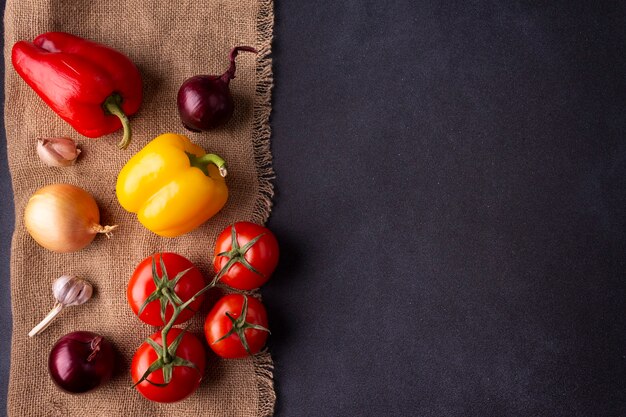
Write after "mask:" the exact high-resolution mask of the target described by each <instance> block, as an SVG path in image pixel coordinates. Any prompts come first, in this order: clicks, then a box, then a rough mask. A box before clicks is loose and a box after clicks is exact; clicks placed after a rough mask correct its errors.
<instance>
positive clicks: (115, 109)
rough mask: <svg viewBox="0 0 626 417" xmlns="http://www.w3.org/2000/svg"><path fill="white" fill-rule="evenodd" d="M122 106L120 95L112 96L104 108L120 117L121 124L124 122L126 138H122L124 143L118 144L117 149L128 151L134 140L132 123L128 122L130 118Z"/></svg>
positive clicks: (104, 104)
mask: <svg viewBox="0 0 626 417" xmlns="http://www.w3.org/2000/svg"><path fill="white" fill-rule="evenodd" d="M121 104H122V97H121V96H120V95H119V94H116V93H114V94H111V95H110V96H109V97H107V99H106V100H105V101H104V103H103V106H104V108H105V110H106V111H107V112H109V113H111V114H112V115H114V116H117V117H119V119H120V122H122V127H123V128H124V136H123V137H122V141H121V142H120V143H118V144H117V147H118V148H120V149H126V148H127V147H128V145H129V144H130V140H131V138H132V132H131V130H130V122H129V121H128V116H126V114H125V113H124V111H123V110H122V107H121V106H120V105H121Z"/></svg>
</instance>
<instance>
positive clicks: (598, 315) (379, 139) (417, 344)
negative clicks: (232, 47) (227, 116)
mask: <svg viewBox="0 0 626 417" xmlns="http://www.w3.org/2000/svg"><path fill="white" fill-rule="evenodd" d="M591 3H592V2H572V1H562V2H555V1H553V2H545V4H541V3H540V2H489V1H459V2H445V3H443V2H423V1H408V0H407V1H394V2H383V1H343V2H335V1H308V2H290V1H283V0H277V1H276V28H275V29H276V30H275V42H274V52H275V53H274V58H275V60H274V63H275V66H274V70H275V81H276V87H275V91H274V111H273V114H272V127H273V139H272V150H273V155H274V168H275V170H276V174H277V178H276V181H275V187H276V198H275V208H274V211H273V213H272V217H271V219H270V222H269V226H270V227H271V228H272V229H273V230H274V231H275V232H276V234H277V236H278V238H279V240H280V242H281V249H282V260H281V263H280V266H279V270H278V271H277V273H276V275H275V276H274V278H273V279H272V281H271V282H270V283H269V284H268V285H267V286H266V287H265V288H264V290H263V294H264V300H265V302H266V304H267V307H268V310H269V313H270V320H271V322H270V324H271V327H272V331H273V333H272V337H271V342H270V343H271V350H272V354H273V356H274V360H275V366H276V370H275V377H276V390H277V394H278V403H277V409H276V411H277V412H276V415H277V416H383V415H384V416H408V415H415V416H585V417H588V416H624V415H626V379H625V377H626V372H625V371H626V367H625V365H626V346H625V342H626V325H625V324H624V308H625V307H626V302H625V295H626V276H625V274H624V272H625V266H626V262H625V257H624V255H625V246H626V245H625V243H626V242H625V240H626V239H625V230H626V214H625V210H624V209H625V208H626V180H625V178H626V144H625V133H626V117H625V108H626V107H625V104H626V90H625V82H624V80H625V79H626V62H625V55H624V52H626V51H625V50H624V45H625V41H626V29H625V27H626V25H625V23H626V7H625V5H624V3H623V2H621V3H620V2H606V3H604V4H602V5H595V6H592V5H591ZM3 139H4V138H3ZM0 150H1V152H2V155H1V158H0V159H1V160H2V178H3V180H2V183H1V187H2V189H1V190H0V192H1V193H2V194H3V195H6V196H9V195H10V193H11V189H10V185H9V177H8V174H7V168H6V161H5V160H6V154H5V153H6V151H5V146H4V145H3V146H0ZM1 207H2V211H1V216H0V221H1V225H0V226H1V229H2V230H3V234H2V242H1V244H2V247H1V250H2V253H3V254H4V259H5V260H7V261H6V262H4V263H2V265H3V266H2V268H3V269H2V276H3V278H4V279H2V280H0V303H1V306H2V309H1V311H2V320H0V326H1V327H0V332H2V334H4V335H8V334H9V331H10V313H9V303H10V300H9V293H8V282H9V280H8V275H9V270H8V253H9V244H10V233H9V231H10V230H11V228H12V224H13V223H12V222H13V218H12V215H13V213H12V206H11V201H10V199H9V198H5V199H3V200H2V202H1ZM25 279H28V278H27V277H25ZM0 341H1V343H0V349H3V350H4V351H7V350H8V349H9V338H8V337H3V338H1V339H0ZM6 357H7V356H6V355H5V359H4V360H3V361H0V373H1V375H2V386H3V388H4V390H3V400H4V399H5V397H4V395H5V391H6V380H7V370H8V365H9V363H8V360H7V359H6Z"/></svg>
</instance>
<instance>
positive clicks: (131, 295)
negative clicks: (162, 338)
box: [126, 252, 205, 326]
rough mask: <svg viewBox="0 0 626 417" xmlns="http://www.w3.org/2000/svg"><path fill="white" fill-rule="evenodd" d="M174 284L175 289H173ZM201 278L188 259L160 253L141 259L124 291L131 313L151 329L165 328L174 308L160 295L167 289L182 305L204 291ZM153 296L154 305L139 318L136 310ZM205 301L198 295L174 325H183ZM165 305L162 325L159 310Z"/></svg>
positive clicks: (151, 302)
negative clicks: (178, 277) (163, 289)
mask: <svg viewBox="0 0 626 417" xmlns="http://www.w3.org/2000/svg"><path fill="white" fill-rule="evenodd" d="M161 260H163V263H164V264H165V270H166V272H167V278H168V279H165V277H164V275H163V271H162V270H161ZM153 262H154V263H155V266H156V272H157V281H158V282H159V290H158V291H157V286H156V285H155V282H154V281H155V280H154V278H153V276H152V268H153ZM188 268H191V269H190V270H189V271H187V272H186V273H185V274H184V275H183V276H182V278H180V280H179V281H178V282H177V283H176V284H175V282H174V279H175V278H176V276H177V275H178V274H179V273H181V272H183V271H185V270H186V269H188ZM174 284H175V285H174ZM204 286H205V283H204V278H203V277H202V274H201V273H200V270H198V268H196V267H195V266H194V264H192V263H191V261H189V260H188V259H187V258H185V257H183V256H180V255H178V254H175V253H169V252H166V253H162V254H156V255H154V257H152V256H150V257H148V258H146V259H144V260H143V261H142V262H141V263H140V264H139V265H138V266H137V268H136V269H135V272H133V275H132V277H131V278H130V281H129V282H128V288H127V290H126V296H127V298H128V304H130V307H131V308H132V309H133V312H134V313H135V314H136V315H137V316H138V317H139V319H141V321H143V322H144V323H147V324H150V325H152V326H164V325H165V324H167V322H168V321H169V320H170V318H172V313H173V312H174V308H173V307H172V305H171V303H170V302H169V300H168V298H167V297H166V296H164V295H163V294H162V292H161V289H162V288H166V287H167V288H169V291H170V292H172V293H174V294H175V296H177V297H178V298H179V299H180V301H182V302H185V301H187V300H189V299H190V298H191V297H193V296H194V295H195V294H196V293H197V292H198V291H200V290H201V289H202V288H204ZM151 295H152V298H153V301H150V302H149V303H148V304H147V305H146V307H145V308H144V309H143V311H142V312H141V314H139V310H140V309H141V306H142V305H143V304H144V302H145V301H146V300H147V299H148V298H149V297H150V296H151ZM203 300H204V294H201V295H200V296H199V297H198V298H197V299H196V300H195V301H194V302H193V303H191V304H190V305H189V308H186V309H185V310H183V311H182V312H181V313H180V315H179V316H178V317H177V318H176V321H175V324H180V323H184V322H186V321H187V320H189V319H190V318H191V316H193V314H194V312H195V311H197V310H198V309H199V308H200V305H201V304H202V301H203ZM163 303H165V306H166V308H165V321H164V320H163V319H162V316H161V309H162V307H163Z"/></svg>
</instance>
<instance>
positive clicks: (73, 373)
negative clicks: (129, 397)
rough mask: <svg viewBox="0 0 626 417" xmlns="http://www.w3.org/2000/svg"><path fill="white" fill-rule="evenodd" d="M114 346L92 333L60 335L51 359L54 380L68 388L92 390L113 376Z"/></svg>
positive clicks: (60, 385) (50, 369) (50, 368)
mask: <svg viewBox="0 0 626 417" xmlns="http://www.w3.org/2000/svg"><path fill="white" fill-rule="evenodd" d="M114 367H115V354H114V352H113V346H112V345H111V343H109V342H108V341H107V340H105V339H104V338H103V337H102V336H99V335H97V334H95V333H91V332H72V333H68V334H66V335H65V336H63V337H62V338H60V339H59V340H58V341H57V343H56V344H55V345H54V347H53V348H52V351H51V352H50V356H49V358H48V370H49V371H50V376H51V377H52V380H53V381H54V382H55V383H56V384H57V385H58V386H59V388H61V389H62V390H64V391H67V392H70V393H73V394H78V393H82V392H87V391H90V390H92V389H94V388H96V387H98V386H99V385H100V384H102V383H104V382H106V381H108V380H109V379H110V378H111V375H113V369H114Z"/></svg>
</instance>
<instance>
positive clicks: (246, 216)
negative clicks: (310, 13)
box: [4, 0, 275, 417]
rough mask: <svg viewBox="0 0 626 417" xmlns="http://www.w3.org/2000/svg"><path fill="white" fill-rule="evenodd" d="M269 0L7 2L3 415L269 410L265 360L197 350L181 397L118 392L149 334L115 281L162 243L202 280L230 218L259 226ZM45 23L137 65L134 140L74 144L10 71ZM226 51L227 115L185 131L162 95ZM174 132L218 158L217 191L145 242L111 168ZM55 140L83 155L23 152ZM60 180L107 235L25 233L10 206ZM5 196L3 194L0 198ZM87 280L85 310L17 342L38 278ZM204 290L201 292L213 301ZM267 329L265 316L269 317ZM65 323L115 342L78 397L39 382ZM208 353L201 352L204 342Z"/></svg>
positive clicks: (45, 289) (216, 64)
mask: <svg viewBox="0 0 626 417" xmlns="http://www.w3.org/2000/svg"><path fill="white" fill-rule="evenodd" d="M272 7H273V5H272V0H256V1H255V0H246V1H239V0H238V1H233V0H210V1H178V2H164V1H154V0H153V1H146V0H128V1H119V0H117V1H112V0H109V1H106V2H104V1H88V0H80V1H78V0H56V1H55V0H8V1H7V4H6V12H5V17H4V19H5V20H4V21H5V50H4V53H5V74H6V79H5V83H6V85H5V88H6V90H5V91H6V101H5V118H6V137H7V148H8V159H9V168H10V171H11V175H12V182H13V190H14V194H15V195H14V197H15V211H16V212H15V213H16V214H15V233H14V235H13V241H12V249H11V299H12V308H13V339H12V349H11V372H10V382H9V394H8V414H9V415H10V416H46V417H49V416H87V415H91V416H141V417H146V416H265V415H271V414H272V413H273V407H274V402H275V394H274V390H273V385H272V360H271V357H270V355H269V354H268V353H264V354H261V355H260V356H258V357H256V358H254V359H244V360H231V361H226V360H221V359H218V358H217V357H216V356H215V355H214V354H212V352H209V353H208V364H207V369H206V372H205V376H204V380H203V382H202V384H201V386H200V388H199V389H198V390H197V391H196V392H195V393H194V394H193V395H192V396H190V397H189V398H188V399H186V400H183V401H181V402H178V403H174V404H166V405H161V404H157V403H152V402H150V401H148V400H145V399H144V398H143V397H142V396H141V395H140V394H139V393H138V392H137V391H135V390H134V389H130V388H129V387H130V386H131V385H132V383H131V380H130V376H129V365H130V361H131V358H132V355H133V353H134V351H135V350H136V349H137V347H138V346H139V345H140V344H141V343H142V341H143V340H144V338H146V337H147V336H149V335H150V334H152V333H153V332H155V331H156V330H157V329H156V328H153V327H150V326H148V325H145V324H143V323H142V322H140V321H139V320H138V319H137V318H136V317H135V316H134V315H133V313H132V312H131V310H130V308H129V307H128V305H127V302H126V298H125V288H126V284H127V282H128V279H129V277H130V274H131V273H132V271H133V270H134V267H135V266H136V265H137V264H138V263H139V262H140V261H141V260H142V259H144V258H145V257H147V256H149V255H151V254H152V253H155V252H159V251H173V252H177V253H180V254H182V255H184V256H186V257H188V258H189V259H190V260H191V261H192V262H194V263H195V264H196V265H198V266H199V267H200V268H201V269H202V270H203V272H204V273H205V276H206V277H207V279H208V278H209V277H210V276H212V271H211V268H210V266H209V265H210V259H211V251H212V247H213V244H214V241H215V237H216V235H217V233H218V232H219V231H221V230H222V229H223V228H224V227H225V226H227V225H228V224H229V223H231V222H233V221H236V220H252V221H256V222H259V223H263V222H265V220H266V219H267V217H268V215H269V211H270V198H271V196H272V188H271V184H270V179H271V176H272V171H271V166H270V163H271V155H270V151H269V134H270V132H269V124H268V122H269V113H270V89H271V86H272V74H271V60H270V58H269V54H270V43H271V37H272V26H273V8H272ZM47 31H65V32H70V33H73V34H76V35H79V36H83V37H87V38H90V39H92V40H95V41H98V42H102V43H104V44H107V45H110V46H112V47H114V48H116V49H118V50H120V51H122V52H124V53H125V54H127V55H128V56H129V57H130V58H131V59H132V60H133V61H134V62H135V63H136V65H137V66H138V67H139V69H140V71H141V74H142V77H143V82H144V100H143V104H142V107H141V109H140V111H139V113H138V114H137V115H135V116H134V117H132V118H131V122H132V126H133V131H134V139H133V142H132V144H131V145H130V147H129V148H128V149H127V150H125V151H120V150H118V149H117V148H116V146H115V144H116V142H117V141H118V140H119V139H120V138H121V131H120V132H117V133H115V134H112V135H109V136H106V137H103V138H100V139H95V140H94V139H88V138H84V137H81V136H79V135H78V134H76V133H75V131H74V130H73V129H72V128H71V127H70V126H69V125H67V124H66V123H65V122H63V121H62V120H61V119H60V118H59V117H58V116H57V115H56V114H54V113H53V112H52V111H51V110H50V109H49V108H48V107H47V106H46V105H45V104H44V103H43V101H42V100H41V99H39V97H38V96H36V94H35V93H34V92H33V91H32V90H31V89H30V88H29V87H28V86H27V85H26V84H25V83H24V82H23V81H22V80H21V79H20V78H19V76H18V75H17V74H16V72H15V71H14V70H13V68H12V65H11V60H10V51H11V47H12V45H13V44H14V42H15V41H17V40H20V39H28V40H32V39H33V38H34V37H35V36H36V35H38V34H40V33H43V32H47ZM235 45H252V46H256V47H257V48H258V49H259V51H260V54H259V55H258V56H255V55H253V54H248V53H241V54H240V55H239V57H238V60H237V64H238V70H237V78H236V79H235V80H233V81H232V82H231V89H232V92H233V94H234V96H235V100H236V109H235V115H234V117H233V119H232V120H231V122H230V123H229V124H228V125H227V126H226V127H224V128H222V129H220V130H217V131H214V132H210V133H200V134H194V133H190V132H186V131H185V130H184V129H183V128H182V126H181V124H180V122H179V119H178V115H177V110H176V92H177V90H178V87H179V86H180V84H181V83H182V81H183V80H184V79H185V78H186V77H189V76H192V75H196V74H213V73H215V74H221V73H222V72H223V71H224V70H225V69H226V68H227V66H228V60H227V56H228V52H229V49H230V48H231V47H232V46H235ZM170 131H171V132H177V133H186V134H187V135H188V136H189V137H190V138H191V139H192V140H193V141H195V142H196V143H198V144H199V145H201V146H203V147H204V148H205V149H206V150H207V151H209V152H214V153H217V154H219V155H221V156H223V157H224V158H225V159H226V160H227V162H228V164H229V177H228V179H227V183H228V186H229V190H230V198H229V200H228V202H227V204H226V206H225V208H224V209H223V210H222V212H221V213H220V214H218V215H217V216H216V217H214V218H213V219H211V220H210V221H209V222H208V223H206V224H205V225H203V226H202V227H200V228H199V229H197V230H196V231H194V232H192V233H190V234H188V235H185V236H182V237H179V238H175V239H167V238H161V237H158V236H156V235H154V234H152V233H151V232H149V231H147V230H146V229H144V228H143V227H142V226H141V225H140V224H139V222H138V221H137V220H136V218H135V216H134V215H131V214H129V213H127V212H125V211H124V210H123V209H122V208H121V207H120V206H119V204H118V203H117V200H116V197H115V181H116V178H117V173H118V172H119V170H120V169H121V167H122V166H123V165H124V163H125V162H126V161H127V160H128V159H129V158H130V157H131V155H133V154H134V153H136V152H137V151H138V150H139V149H141V148H142V147H143V146H144V145H145V144H146V143H147V142H148V141H149V140H151V139H152V138H154V137H156V136H157V135H159V134H161V133H164V132H170ZM65 135H69V136H70V137H73V138H75V139H77V140H78V141H79V143H80V146H81V147H82V149H83V154H82V155H81V157H80V159H79V163H78V164H77V165H75V166H74V167H70V168H47V167H45V166H44V165H43V164H42V163H41V162H40V161H39V159H38V158H37V156H36V153H35V144H36V138H37V137H46V136H48V137H52V136H65ZM61 182H62V183H70V184H75V185H78V186H80V187H83V188H84V189H86V190H87V191H89V192H90V193H91V194H92V195H93V196H94V197H95V198H96V201H97V202H98V204H99V206H100V208H101V215H102V223H103V224H118V225H119V228H118V230H116V231H115V233H114V236H113V237H112V238H111V239H107V238H105V237H104V236H98V237H97V238H96V239H95V240H94V242H93V243H92V244H91V245H90V246H89V247H87V248H86V249H83V250H82V251H80V252H77V253H74V254H55V253H52V252H48V251H47V250H45V249H43V248H41V247H39V246H38V245H37V244H36V243H35V242H34V241H33V240H32V238H31V237H30V236H29V235H28V234H27V232H26V230H25V228H24V224H23V219H22V214H23V211H24V207H25V204H26V203H27V201H28V198H29V196H30V195H31V194H32V193H33V192H34V191H35V190H37V189H38V188H40V187H42V186H44V185H47V184H53V183H61ZM5 198H10V196H5ZM67 273H69V274H75V275H78V276H81V277H83V278H86V279H88V280H90V281H91V282H92V283H93V284H94V287H95V290H96V292H95V296H94V297H93V298H92V299H91V300H90V301H89V302H88V303H87V304H85V305H82V306H78V307H70V308H68V309H65V310H64V311H63V312H62V313H61V315H60V317H58V318H57V320H56V321H55V322H54V323H53V325H51V326H50V328H49V329H48V330H46V331H45V332H44V333H42V334H41V335H39V336H37V337H33V338H28V336H27V333H28V331H29V330H30V329H31V328H32V327H33V326H34V325H35V324H36V323H38V322H39V320H41V319H42V318H43V317H44V315H45V314H46V313H47V312H48V311H49V310H50V308H51V307H52V305H53V301H54V300H53V298H52V294H51V289H50V285H51V283H52V281H53V280H54V279H55V278H57V277H58V276H60V275H62V274H67ZM216 297H217V295H215V294H213V295H212V297H210V298H212V299H213V300H214V299H215V298H216ZM208 308H209V305H208V303H205V306H204V310H203V311H201V312H200V313H199V314H196V316H195V318H194V319H193V325H192V327H191V331H192V332H193V333H195V334H196V335H197V336H199V337H202V333H201V325H202V320H203V318H204V317H205V316H206V312H207V311H208ZM270 325H271V324H270ZM74 330H89V331H93V332H97V333H100V334H102V335H104V336H105V337H106V338H108V339H109V340H110V341H111V342H113V343H114V344H115V346H116V348H117V350H118V353H119V354H118V358H119V364H118V366H117V367H116V368H117V370H116V374H115V376H114V378H113V380H112V381H110V382H109V383H108V384H106V385H104V386H102V387H100V388H98V389H97V390H95V391H93V392H91V393H87V394H84V395H81V396H72V395H69V394H66V393H63V392H61V391H60V390H58V389H57V388H56V387H55V385H54V384H53V382H52V380H51V379H50V377H49V376H48V370H47V359H48V353H49V352H50V349H51V348H52V345H53V344H54V343H55V341H56V340H57V339H58V338H59V337H61V336H62V335H64V334H66V333H68V332H71V331H74ZM207 350H208V349H207Z"/></svg>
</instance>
